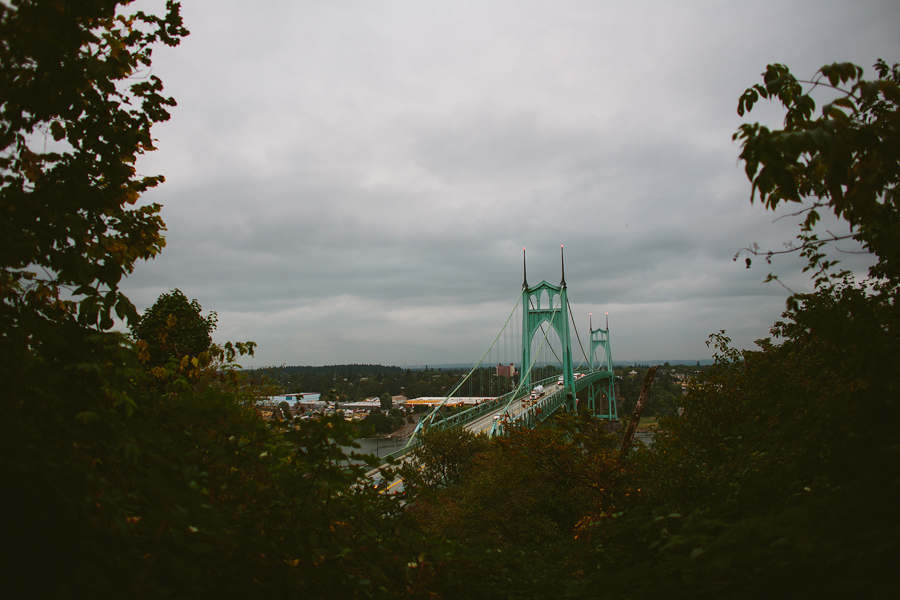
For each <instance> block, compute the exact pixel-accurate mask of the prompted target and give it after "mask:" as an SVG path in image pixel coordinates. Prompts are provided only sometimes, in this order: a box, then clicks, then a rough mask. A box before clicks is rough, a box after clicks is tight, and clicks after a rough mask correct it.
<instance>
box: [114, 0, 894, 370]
mask: <svg viewBox="0 0 900 600" xmlns="http://www.w3.org/2000/svg"><path fill="white" fill-rule="evenodd" d="M145 4H152V3H151V2H147V3H145ZM632 4H633V5H634V6H632V5H624V4H621V3H613V2H599V3H598V2H574V1H573V2H563V3H548V2H521V1H516V2H489V3H414V2H379V3H369V2H350V1H348V2H333V3H317V2H310V3H305V2H267V3H263V4H261V5H259V6H254V7H253V8H252V9H249V8H247V6H246V4H244V3H238V2H222V1H217V2H211V1H205V2H204V1H196V2H190V3H186V5H185V6H184V15H185V19H186V23H187V26H188V27H189V28H190V29H191V30H192V34H191V36H190V37H188V38H187V39H186V40H185V42H184V43H183V44H182V46H181V47H180V48H178V49H175V50H168V49H164V50H159V51H157V54H156V61H155V63H154V72H155V73H156V74H158V75H159V76H160V77H162V79H163V81H164V82H165V84H166V90H167V92H168V93H170V94H172V95H173V96H175V97H176V99H177V100H178V102H179V106H178V107H177V108H176V109H175V110H174V111H173V117H172V120H171V121H170V122H168V123H166V124H163V125H161V126H159V127H158V129H157V130H155V133H156V134H157V136H158V138H159V144H158V146H159V151H158V152H155V153H153V154H151V155H148V156H147V157H145V158H144V159H143V160H142V162H141V163H140V165H139V166H140V168H141V171H142V172H146V173H163V174H165V175H166V178H167V182H166V183H165V184H164V185H163V186H161V187H160V188H159V189H158V190H154V191H152V192H150V193H148V194H147V196H146V200H147V201H148V202H151V201H152V202H160V203H162V204H164V205H165V208H164V210H163V216H164V218H165V220H166V222H167V224H168V227H169V232H168V236H167V238H168V247H167V248H166V250H165V251H164V252H163V254H162V255H161V256H160V257H159V258H157V259H156V260H154V261H151V262H150V263H147V264H146V265H142V266H141V267H139V268H138V269H137V270H136V272H135V273H134V274H133V275H132V276H131V277H130V278H129V280H128V281H127V283H126V285H125V288H126V291H128V292H129V294H130V295H131V297H132V299H133V300H134V301H135V302H136V304H137V305H138V306H149V305H150V304H152V302H153V301H154V299H155V298H156V296H157V295H158V294H160V293H162V292H165V291H167V290H169V289H171V288H174V287H179V288H181V289H182V290H183V291H185V293H186V294H187V295H188V296H190V297H192V298H193V297H196V298H197V299H198V300H200V302H201V303H202V304H203V306H204V308H207V309H211V310H217V311H218V313H219V331H218V333H217V339H220V340H224V339H234V340H238V339H253V340H255V341H257V342H259V344H260V346H259V356H258V358H257V359H255V360H254V363H255V364H271V363H274V364H281V363H287V364H327V363H334V362H378V363H392V364H418V363H431V364H436V363H450V362H467V361H473V360H476V359H477V358H478V357H479V356H480V355H481V352H483V350H484V348H485V347H486V345H487V344H488V343H490V341H491V340H492V339H493V337H494V336H495V335H496V333H497V331H498V330H499V328H500V326H501V325H502V323H503V321H504V320H505V319H506V317H507V315H508V314H509V311H510V310H511V308H512V305H513V304H514V302H515V299H516V297H517V296H518V293H519V290H520V287H521V282H522V264H521V261H522V255H521V252H522V247H523V246H527V247H528V279H529V282H530V283H537V282H538V281H540V280H541V279H547V280H548V281H551V282H553V283H557V282H558V281H559V276H560V268H559V246H560V244H565V247H566V280H567V282H568V284H569V294H570V301H571V302H572V305H573V312H574V314H575V317H576V322H577V323H578V326H579V329H580V330H582V331H586V329H587V313H588V312H590V311H593V312H594V313H595V314H602V313H604V312H607V311H608V312H609V313H610V324H611V326H612V328H613V340H614V357H615V358H616V359H617V360H637V359H642V358H644V359H646V358H654V357H656V358H666V357H670V358H703V357H707V356H709V355H710V352H709V350H708V349H707V348H706V346H705V345H704V341H705V340H706V336H707V335H708V334H709V333H711V332H713V331H718V330H719V329H726V330H728V331H729V332H731V333H732V334H733V335H732V337H733V339H734V340H735V343H736V344H738V345H739V346H744V347H746V346H749V345H751V344H752V342H753V340H754V339H756V338H759V337H763V336H765V335H766V333H767V331H768V328H769V326H770V325H771V323H772V322H773V321H774V320H775V319H777V318H778V316H779V314H780V312H781V311H782V310H783V307H784V299H785V296H786V292H785V290H784V289H783V288H782V287H780V286H778V285H777V284H768V285H763V284H762V283H761V281H762V279H764V278H765V275H766V273H768V272H769V271H770V270H776V271H778V272H779V273H780V274H782V275H783V276H784V277H785V279H784V281H785V283H787V284H788V285H790V286H792V287H793V286H797V287H796V288H795V289H805V288H803V286H807V287H808V282H807V280H806V279H805V278H804V277H803V276H801V275H798V271H799V266H801V265H800V264H799V263H798V261H797V259H796V258H790V257H786V258H784V259H782V260H779V261H778V262H777V264H776V265H775V266H774V267H771V268H770V267H767V266H765V265H762V266H754V268H753V269H750V270H747V269H744V268H743V265H742V264H741V263H740V262H738V263H735V262H733V261H732V257H733V255H734V254H735V252H737V251H738V250H739V249H740V248H742V247H744V246H746V245H748V244H750V243H751V242H759V243H760V244H761V245H762V246H763V247H770V248H775V249H777V248H779V247H780V246H781V244H782V243H783V242H784V241H787V240H790V239H791V238H792V237H793V236H794V235H795V233H796V226H795V224H794V222H795V221H796V219H792V218H785V219H782V220H780V221H775V218H776V216H777V215H773V214H771V213H766V212H765V211H763V210H762V209H761V207H759V206H758V205H757V206H751V205H750V202H749V191H750V186H749V183H748V182H747V181H746V177H745V176H744V174H743V172H742V170H741V168H740V165H738V164H737V155H738V153H739V147H738V146H737V145H736V144H734V143H733V142H732V141H731V134H732V133H733V132H734V131H735V130H736V128H737V127H738V125H739V124H740V123H741V119H740V118H739V117H738V116H737V115H736V113H735V107H736V103H737V98H738V97H739V96H740V94H741V93H742V91H743V90H744V89H745V88H746V87H748V86H749V85H751V84H753V83H755V82H756V81H758V79H759V73H760V72H761V71H763V70H764V68H765V65H766V64H767V63H769V62H784V63H786V64H789V65H790V66H791V67H792V68H793V69H794V70H795V72H797V73H799V74H803V75H812V74H813V73H814V72H815V70H816V69H817V68H818V67H820V66H821V65H822V64H826V63H828V62H831V61H834V60H851V61H855V62H857V63H859V64H862V65H864V66H868V65H870V64H871V63H872V62H874V60H875V58H877V57H879V56H883V57H885V58H886V59H888V60H891V59H892V58H893V59H894V60H896V56H897V54H898V53H897V50H898V39H897V36H896V31H897V30H898V28H897V27H896V26H897V25H898V24H900V16H898V13H900V11H898V9H897V8H896V6H895V3H893V2H888V1H874V0H871V1H867V2H863V3H862V4H860V3H857V4H854V5H850V4H848V3H844V2H838V1H834V2H829V3H824V4H823V3H822V2H818V1H816V2H813V1H812V0H809V1H792V2H775V1H771V2H758V3H755V4H754V5H753V6H752V7H750V6H749V5H748V6H747V7H744V6H742V5H736V4H733V3H718V2H701V1H697V2H686V3H678V4H673V3H670V2H648V3H639V4H636V3H632ZM750 116H751V117H752V118H753V119H754V120H763V121H767V122H772V123H774V124H776V125H777V123H778V120H779V119H780V113H779V111H778V110H777V107H769V106H766V105H760V107H759V109H757V110H754V112H753V113H752V114H751V115H750ZM846 260H847V261H848V264H849V265H850V266H852V267H853V268H855V269H857V270H858V269H862V268H864V266H865V262H864V260H865V259H864V258H861V257H856V256H854V255H848V256H847V257H846ZM757 262H760V261H757Z"/></svg>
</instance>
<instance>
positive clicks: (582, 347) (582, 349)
mask: <svg viewBox="0 0 900 600" xmlns="http://www.w3.org/2000/svg"><path fill="white" fill-rule="evenodd" d="M566 305H568V307H569V320H570V321H571V322H572V329H574V330H575V337H576V338H577V339H578V345H579V346H581V355H582V356H584V359H585V360H586V361H588V365H590V364H591V361H590V360H589V359H588V356H587V353H586V352H585V351H584V344H582V343H581V336H580V335H578V327H577V326H576V325H575V317H574V316H572V305H571V304H569V298H568V297H567V298H566Z"/></svg>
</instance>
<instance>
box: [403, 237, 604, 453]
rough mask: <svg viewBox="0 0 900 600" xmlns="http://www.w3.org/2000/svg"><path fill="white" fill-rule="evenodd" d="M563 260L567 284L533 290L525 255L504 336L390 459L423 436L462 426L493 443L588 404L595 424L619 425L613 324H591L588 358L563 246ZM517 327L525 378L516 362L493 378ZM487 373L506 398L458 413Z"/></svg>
mask: <svg viewBox="0 0 900 600" xmlns="http://www.w3.org/2000/svg"><path fill="white" fill-rule="evenodd" d="M560 260H561V265H562V278H561V280H560V283H559V285H553V284H551V283H548V282H547V281H546V280H544V281H541V282H540V283H539V284H537V285H535V286H529V285H528V276H527V269H526V267H525V260H524V249H523V265H522V266H523V275H524V281H523V283H522V292H521V294H520V295H519V298H518V299H517V300H516V304H515V306H514V308H513V310H512V312H511V313H510V315H509V317H508V318H507V320H506V323H505V324H504V326H503V328H502V329H501V331H500V333H499V334H498V335H497V337H496V338H495V339H494V341H493V343H492V344H491V346H490V347H489V348H488V350H487V351H486V352H485V353H484V355H482V357H481V359H480V360H479V361H478V362H477V363H476V364H475V366H474V367H472V369H471V370H470V371H469V372H468V373H467V374H466V375H465V376H463V377H462V378H461V379H460V381H459V382H458V383H457V384H456V386H454V388H453V389H452V390H450V392H448V393H447V395H446V396H445V397H444V398H443V399H442V400H441V401H440V402H439V403H438V404H437V405H436V406H435V407H434V409H433V410H432V411H431V412H430V413H429V414H428V415H426V416H425V417H423V418H422V419H420V420H419V423H418V425H417V427H416V429H415V432H414V433H413V435H412V437H410V440H409V443H408V444H407V445H406V447H405V448H403V449H401V450H398V451H397V452H394V453H393V454H389V455H387V456H388V457H393V458H400V457H402V456H403V455H405V454H408V453H409V452H411V451H412V450H413V449H415V447H416V446H417V445H418V443H419V442H418V440H419V434H420V433H421V432H422V431H423V430H425V429H439V430H444V429H451V428H455V427H464V428H466V429H469V430H470V431H473V432H475V433H484V434H487V435H489V436H496V435H505V434H507V433H508V432H509V431H510V429H511V428H513V427H534V426H536V425H538V424H539V423H541V422H542V421H544V420H546V419H548V418H550V417H551V416H553V415H554V414H556V413H557V412H559V411H574V410H576V409H578V408H579V406H580V403H584V407H585V408H587V410H588V411H590V412H591V414H593V415H594V416H596V417H597V418H600V419H608V420H617V419H618V412H617V410H616V394H615V375H614V374H613V369H612V352H611V350H610V345H609V322H608V320H607V322H606V327H605V328H597V329H594V328H593V320H591V322H590V326H589V327H590V332H589V337H588V339H589V344H588V346H589V350H588V351H586V350H585V348H584V346H583V345H582V342H581V336H580V335H579V333H578V330H577V328H576V327H575V324H574V322H573V321H572V319H571V312H572V311H571V306H570V305H569V299H568V289H567V286H566V274H565V258H564V254H563V248H562V246H560ZM518 324H521V340H520V343H519V344H518V348H517V349H516V352H519V353H520V354H519V356H518V357H516V358H518V359H519V360H520V363H519V364H520V369H521V373H515V368H514V366H513V365H514V363H513V362H510V367H503V366H502V365H501V363H500V361H496V364H497V368H496V373H491V370H492V368H491V367H492V366H493V365H494V364H495V360H496V357H497V356H499V355H500V354H502V352H503V350H502V349H503V348H506V349H507V353H508V349H509V348H510V346H511V344H510V343H509V342H510V338H515V337H518V331H516V326H517V325H518ZM570 324H571V329H570V327H569V326H570ZM573 331H574V333H575V339H576V340H577V341H578V347H579V348H580V350H581V361H580V363H579V365H578V366H576V365H575V362H574V360H573V353H572V335H571V333H572V332H573ZM504 335H506V338H505V339H504ZM598 351H599V352H598ZM506 358H509V357H508V355H507V356H506ZM488 365H490V366H488ZM486 373H489V374H490V382H489V389H490V390H491V392H493V389H494V386H495V385H497V386H498V387H501V388H502V387H504V386H505V387H507V388H509V389H508V391H506V393H503V394H500V395H498V396H493V395H491V396H490V397H489V398H488V399H487V400H485V401H484V402H482V403H480V404H478V405H476V406H473V407H471V408H468V409H465V410H459V409H458V407H454V402H453V400H454V398H456V397H457V396H459V395H462V394H463V393H464V391H465V389H466V386H467V385H468V389H469V391H470V392H471V390H472V387H473V384H474V385H475V388H476V389H478V387H479V386H480V387H481V389H482V390H483V389H484V377H485V374H486ZM516 375H518V377H516ZM479 378H480V379H481V381H480V382H479V381H478V379H479ZM469 395H471V393H470V394H469Z"/></svg>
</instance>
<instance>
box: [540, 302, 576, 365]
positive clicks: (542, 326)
mask: <svg viewBox="0 0 900 600" xmlns="http://www.w3.org/2000/svg"><path fill="white" fill-rule="evenodd" d="M528 301H529V304H531V308H535V306H534V298H529V300H528ZM568 303H569V299H568V298H566V304H568ZM569 310H570V311H571V310H572V308H571V307H569ZM538 327H540V328H541V333H543V334H544V338H545V339H546V337H547V332H546V331H544V323H543V322H542V323H541V324H540V325H538ZM557 335H559V332H557ZM560 342H562V340H560ZM542 345H543V344H542ZM550 351H551V352H553V356H555V357H556V360H558V361H559V362H560V364H562V359H561V358H560V357H559V355H557V354H556V350H554V349H553V344H550ZM583 351H584V350H583V349H582V352H583Z"/></svg>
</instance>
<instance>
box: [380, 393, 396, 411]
mask: <svg viewBox="0 0 900 600" xmlns="http://www.w3.org/2000/svg"><path fill="white" fill-rule="evenodd" d="M379 400H381V410H391V407H392V406H394V401H393V399H391V395H390V394H388V393H387V392H385V393H383V394H382V395H381V397H380V398H379Z"/></svg>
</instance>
